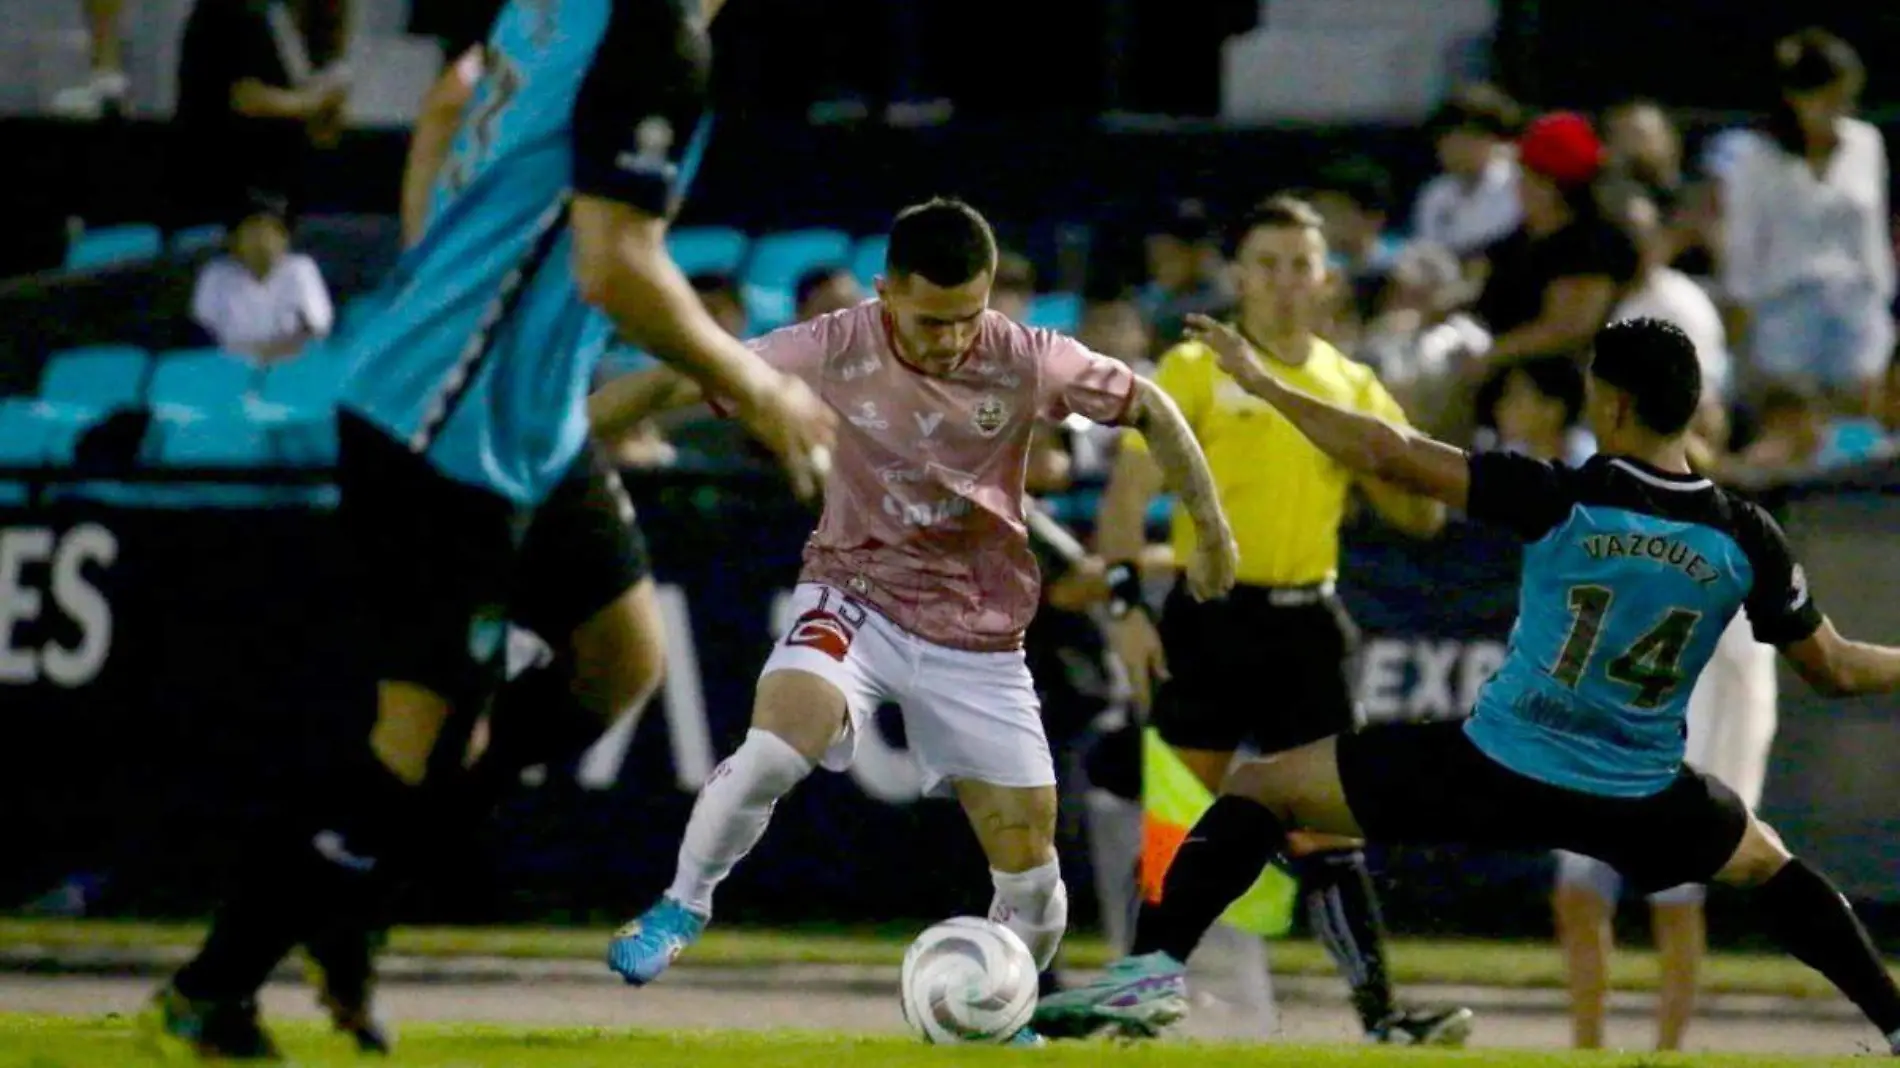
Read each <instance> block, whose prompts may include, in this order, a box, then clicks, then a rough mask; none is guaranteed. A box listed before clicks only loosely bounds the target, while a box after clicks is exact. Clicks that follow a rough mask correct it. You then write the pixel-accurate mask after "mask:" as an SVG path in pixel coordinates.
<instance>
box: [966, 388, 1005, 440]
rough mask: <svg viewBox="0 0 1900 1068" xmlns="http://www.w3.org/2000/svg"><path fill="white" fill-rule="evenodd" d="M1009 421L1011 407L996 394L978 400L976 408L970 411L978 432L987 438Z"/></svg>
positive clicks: (972, 421)
mask: <svg viewBox="0 0 1900 1068" xmlns="http://www.w3.org/2000/svg"><path fill="white" fill-rule="evenodd" d="M1008 422H1009V407H1008V405H1005V404H1004V403H1003V402H1002V400H1001V399H999V398H997V397H995V396H988V397H984V398H983V399H982V400H979V401H977V402H976V408H975V410H973V411H972V412H971V413H970V423H971V425H973V426H975V427H976V432H977V433H979V434H981V435H983V436H984V437H986V438H993V437H995V436H996V432H997V431H999V430H1001V429H1003V425H1004V424H1005V423H1008Z"/></svg>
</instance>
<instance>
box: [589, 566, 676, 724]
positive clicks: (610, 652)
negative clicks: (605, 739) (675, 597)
mask: <svg viewBox="0 0 1900 1068" xmlns="http://www.w3.org/2000/svg"><path fill="white" fill-rule="evenodd" d="M572 640H573V643H574V662H575V679H574V696H575V697H576V698H577V699H578V700H579V701H580V702H581V704H582V705H583V706H585V707H586V708H587V710H588V711H590V712H592V713H594V714H595V715H597V716H599V717H600V719H601V725H602V726H603V727H605V726H608V725H611V724H612V723H613V722H614V721H616V720H618V719H619V718H620V717H622V716H624V715H627V714H628V713H630V712H632V711H634V710H635V709H638V708H641V707H642V706H644V705H645V704H646V702H647V701H648V699H650V698H651V697H652V696H653V694H654V692H655V691H656V690H658V689H659V687H660V680H661V679H662V678H664V677H665V674H666V631H665V626H664V624H663V623H662V622H661V619H660V609H659V605H658V603H657V602H656V601H655V600H654V594H653V580H652V579H643V580H642V581H641V582H640V583H639V584H638V585H636V586H634V587H633V588H631V589H629V590H627V591H626V592H625V593H623V594H622V595H621V596H620V597H619V598H617V599H616V600H615V601H614V602H613V603H612V604H610V605H608V606H607V607H605V608H603V609H601V610H600V611H599V612H597V613H595V614H594V616H593V617H592V618H591V619H589V620H588V621H587V622H585V623H583V624H581V625H580V627H579V628H577V629H576V630H575V632H574V635H573V639H572Z"/></svg>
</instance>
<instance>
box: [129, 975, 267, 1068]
mask: <svg viewBox="0 0 1900 1068" xmlns="http://www.w3.org/2000/svg"><path fill="white" fill-rule="evenodd" d="M140 1026H141V1028H142V1029H143V1030H144V1032H145V1037H146V1040H147V1041H148V1042H150V1043H151V1044H152V1045H153V1046H154V1047H155V1048H156V1049H157V1051H158V1053H159V1056H160V1058H161V1059H167V1060H170V1059H201V1060H220V1061H251V1062H253V1063H279V1062H282V1061H283V1059H284V1056H283V1054H281V1053H279V1052H278V1051H277V1043H276V1042H273V1041H272V1040H271V1037H270V1033H269V1032H267V1031H265V1030H264V1027H263V1025H262V1024H260V1023H258V1021H257V1002H255V1001H251V1000H244V1001H197V1000H193V999H192V998H188V997H186V996H185V995H183V994H180V993H179V992H178V990H177V988H176V987H172V986H166V987H165V989H163V990H160V991H159V992H158V994H157V995H155V996H154V997H153V998H152V1004H151V1006H150V1007H149V1008H147V1009H146V1011H145V1014H144V1016H143V1017H141V1019H140Z"/></svg>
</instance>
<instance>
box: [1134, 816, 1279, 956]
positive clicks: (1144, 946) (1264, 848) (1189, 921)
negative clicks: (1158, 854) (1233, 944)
mask: <svg viewBox="0 0 1900 1068" xmlns="http://www.w3.org/2000/svg"><path fill="white" fill-rule="evenodd" d="M1284 848H1286V828H1284V827H1282V826H1281V825H1280V821H1279V819H1278V818H1276V817H1275V816H1274V814H1273V813H1272V812H1269V811H1268V810H1267V808H1266V806H1265V805H1261V804H1259V803H1257V802H1254V801H1250V800H1248V799H1246V798H1244V797H1233V796H1223V797H1220V798H1218V799H1217V800H1215V802H1214V806H1213V807H1212V808H1210V809H1208V810H1207V814H1206V815H1204V816H1202V817H1201V820H1200V822H1199V823H1196V824H1195V825H1194V829H1193V830H1191V831H1189V832H1188V836H1187V841H1185V842H1183V843H1182V844H1181V851H1180V852H1178V853H1176V854H1175V855H1174V863H1173V864H1171V865H1169V866H1168V874H1167V877H1166V878H1165V879H1163V880H1162V883H1161V903H1160V904H1158V905H1143V906H1142V907H1141V916H1140V918H1139V919H1138V920H1137V921H1136V923H1135V945H1134V954H1135V955H1136V956H1141V955H1143V954H1147V953H1154V952H1157V951H1158V952H1162V953H1166V954H1167V955H1168V956H1170V957H1173V958H1174V959H1175V960H1177V961H1180V962H1181V963H1183V964H1185V963H1187V959H1188V957H1189V955H1191V954H1192V953H1193V952H1194V947H1195V946H1197V945H1199V944H1200V942H1201V936H1202V935H1205V934H1206V933H1207V929H1208V928H1209V927H1212V926H1214V921H1215V920H1218V919H1220V915H1221V913H1223V912H1226V911H1227V907H1228V906H1229V905H1232V904H1233V903H1234V901H1235V900H1236V899H1238V898H1239V897H1240V895H1242V894H1244V893H1246V892H1247V890H1248V888H1249V887H1251V886H1253V884H1254V880H1256V879H1258V878H1260V873H1261V872H1262V871H1265V870H1266V867H1267V865H1268V864H1269V863H1271V862H1272V860H1273V858H1274V857H1275V856H1276V855H1278V854H1279V852H1280V851H1281V850H1282V849H1284Z"/></svg>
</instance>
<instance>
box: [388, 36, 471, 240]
mask: <svg viewBox="0 0 1900 1068" xmlns="http://www.w3.org/2000/svg"><path fill="white" fill-rule="evenodd" d="M481 74H482V49H481V48H480V47H479V46H478V47H475V48H471V49H469V50H468V51H467V52H466V53H464V54H463V55H462V57H461V58H460V59H458V60H456V61H455V62H454V63H451V64H449V65H448V66H447V67H445V68H443V70H442V76H441V77H439V78H437V79H436V80H435V84H434V85H431V86H430V87H429V91H428V93H427V94H425V95H424V96H423V98H422V108H421V110H420V112H418V114H417V115H416V126H415V130H414V131H413V132H412V133H411V134H410V136H409V156H408V159H407V160H406V161H405V162H404V164H403V169H402V243H403V247H404V248H407V247H409V246H410V245H413V244H415V243H416V242H418V241H420V240H422V230H423V227H424V226H425V225H427V223H428V221H429V201H430V200H431V199H432V198H433V196H434V194H435V178H436V175H437V174H439V173H441V171H442V165H443V164H444V163H447V162H448V158H449V150H450V149H451V148H452V147H454V145H455V132H456V129H457V128H458V127H459V126H460V125H461V122H462V109H463V108H464V107H466V106H468V102H469V99H470V98H471V97H473V96H474V95H475V83H476V81H478V80H479V79H480V78H481Z"/></svg>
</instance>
